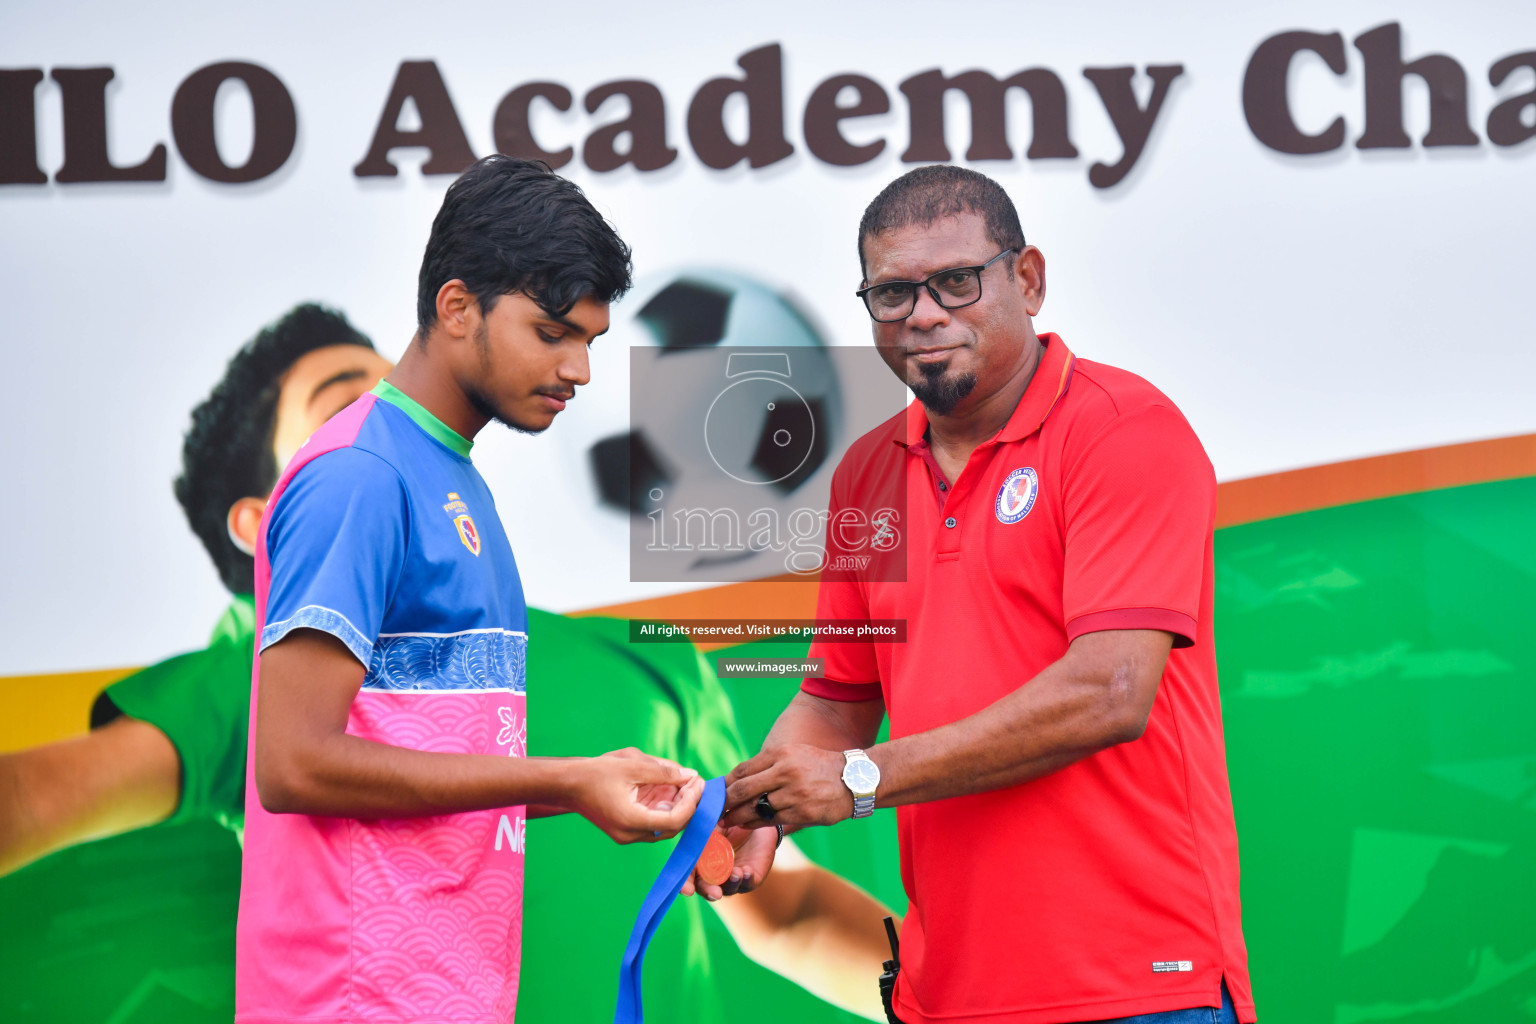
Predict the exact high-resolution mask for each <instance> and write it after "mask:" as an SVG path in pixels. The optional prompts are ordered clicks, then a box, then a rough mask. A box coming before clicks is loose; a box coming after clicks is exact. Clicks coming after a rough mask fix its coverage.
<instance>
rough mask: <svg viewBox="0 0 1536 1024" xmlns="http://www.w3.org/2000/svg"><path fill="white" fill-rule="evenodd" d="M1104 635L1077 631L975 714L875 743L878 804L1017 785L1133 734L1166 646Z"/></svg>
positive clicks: (1147, 706)
mask: <svg viewBox="0 0 1536 1024" xmlns="http://www.w3.org/2000/svg"><path fill="white" fill-rule="evenodd" d="M1148 634H1149V636H1151V635H1152V634H1151V631H1148ZM1158 636H1162V637H1166V634H1158ZM1083 641H1087V642H1086V643H1083ZM1107 642H1108V641H1107V640H1105V639H1103V638H1100V639H1094V638H1092V636H1090V637H1083V638H1081V639H1080V641H1079V643H1082V646H1081V647H1079V646H1078V645H1074V647H1073V649H1072V650H1069V651H1068V653H1067V654H1066V655H1065V656H1063V657H1062V658H1060V659H1059V660H1057V661H1055V662H1053V663H1052V664H1051V665H1049V666H1048V667H1047V668H1046V669H1045V670H1044V671H1042V672H1041V673H1040V674H1039V675H1037V676H1035V677H1034V678H1033V679H1031V680H1030V681H1029V682H1028V683H1027V684H1026V685H1024V686H1021V687H1019V688H1018V689H1016V690H1014V691H1013V692H1011V693H1009V694H1008V695H1007V696H1005V697H1003V698H1001V699H1000V700H998V701H996V702H994V703H993V704H991V705H989V706H987V707H985V708H983V709H982V710H980V711H978V712H976V713H975V714H973V715H971V716H969V717H967V718H963V719H960V720H959V721H956V722H952V723H950V724H948V725H944V726H940V727H939V728H936V729H931V730H929V731H927V732H921V733H915V734H913V735H910V736H905V737H902V738H901V739H897V740H892V741H889V742H887V743H882V744H880V745H878V746H876V747H874V748H872V749H871V750H870V751H869V755H870V757H871V758H873V759H874V760H875V763H876V764H878V765H879V766H880V787H879V790H878V791H877V794H876V797H875V802H876V804H877V805H878V806H882V807H892V806H897V805H900V804H909V803H919V802H922V801H926V800H942V799H945V798H947V797H954V796H964V795H967V794H970V793H982V792H986V791H988V790H993V789H1002V788H1004V787H1007V786H1016V785H1018V784H1020V783H1023V782H1028V781H1030V780H1031V779H1036V778H1039V777H1040V776H1042V775H1047V774H1049V773H1051V772H1054V771H1057V770H1058V769H1061V768H1064V767H1066V766H1067V765H1069V764H1072V763H1073V762H1075V761H1079V760H1082V759H1083V758H1085V757H1088V756H1090V755H1092V754H1096V753H1098V752H1099V751H1101V750H1104V749H1105V748H1107V747H1111V746H1113V745H1115V744H1117V743H1125V742H1128V741H1131V740H1134V739H1137V738H1138V737H1139V736H1140V735H1141V733H1142V730H1143V729H1145V727H1146V722H1147V716H1148V714H1149V713H1150V712H1151V708H1152V700H1153V698H1154V697H1155V695H1156V691H1157V680H1158V679H1159V678H1160V676H1161V674H1162V669H1163V664H1164V661H1165V660H1166V657H1167V644H1166V642H1162V641H1159V640H1156V639H1153V640H1152V641H1151V642H1149V643H1146V644H1142V645H1141V646H1139V647H1134V648H1128V647H1125V645H1123V644H1121V645H1120V646H1119V647H1116V648H1115V649H1113V650H1109V649H1107V648H1106V643H1107ZM1159 643H1161V646H1160V647H1159Z"/></svg>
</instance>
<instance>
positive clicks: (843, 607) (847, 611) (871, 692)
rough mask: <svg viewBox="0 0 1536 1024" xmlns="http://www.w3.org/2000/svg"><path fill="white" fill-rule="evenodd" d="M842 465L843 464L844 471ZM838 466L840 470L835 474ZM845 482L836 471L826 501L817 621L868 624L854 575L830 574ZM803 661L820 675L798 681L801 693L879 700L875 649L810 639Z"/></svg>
mask: <svg viewBox="0 0 1536 1024" xmlns="http://www.w3.org/2000/svg"><path fill="white" fill-rule="evenodd" d="M846 465H847V463H846V462H845V463H844V466H846ZM842 469H843V467H842V466H840V467H839V470H842ZM844 486H845V485H844V478H843V475H842V473H841V472H839V473H838V474H837V475H834V476H833V478H832V488H831V495H830V498H829V500H828V503H827V505H828V507H827V522H828V523H829V524H833V525H830V526H829V527H828V529H827V555H826V558H827V562H826V563H824V564H825V565H826V566H827V567H826V568H824V569H823V571H822V574H821V583H820V585H819V586H818V587H817V588H816V620H817V621H818V622H820V621H823V620H825V619H868V618H869V599H868V597H867V596H866V595H865V587H866V586H867V585H868V584H867V583H866V582H865V581H863V580H861V579H859V578H858V576H857V574H855V573H849V572H835V571H831V570H830V559H831V557H832V555H833V553H834V552H835V551H837V550H839V548H838V545H837V543H836V541H835V534H834V532H833V531H834V530H835V529H836V525H835V524H837V523H838V522H839V521H840V516H841V513H842V510H843V509H845V508H847V507H848V502H847V499H846V497H845V496H844ZM806 657H807V658H822V659H824V664H823V665H822V674H821V675H820V676H814V677H810V678H807V679H805V680H803V681H802V682H801V684H800V690H801V692H802V693H808V694H810V695H811V696H812V697H822V698H824V699H826V700H841V701H861V700H875V699H877V698H879V697H880V696H881V690H880V667H879V665H878V663H877V662H876V660H875V645H874V644H873V643H869V642H867V641H857V642H852V643H828V642H826V641H824V640H819V639H818V640H813V641H812V642H811V646H810V650H808V651H807V652H806Z"/></svg>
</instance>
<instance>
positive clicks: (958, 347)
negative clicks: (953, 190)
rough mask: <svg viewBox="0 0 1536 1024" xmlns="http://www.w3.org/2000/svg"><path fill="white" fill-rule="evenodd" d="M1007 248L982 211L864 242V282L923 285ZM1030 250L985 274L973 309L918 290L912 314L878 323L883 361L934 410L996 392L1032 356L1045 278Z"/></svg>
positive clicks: (952, 407) (949, 408)
mask: <svg viewBox="0 0 1536 1024" xmlns="http://www.w3.org/2000/svg"><path fill="white" fill-rule="evenodd" d="M1000 248H1002V246H1000V245H998V244H997V243H996V242H994V241H992V240H991V239H990V238H988V237H987V231H986V224H985V222H984V221H983V220H982V218H981V217H980V216H979V215H977V214H970V213H967V214H961V215H958V216H954V217H945V218H942V219H940V220H936V221H934V222H933V223H932V224H913V225H909V226H907V227H903V228H895V229H892V230H890V231H885V232H881V233H880V234H878V235H874V236H872V237H869V238H866V239H865V240H864V258H865V263H866V276H865V281H864V283H865V284H883V283H885V282H888V281H922V280H924V279H926V278H927V277H929V276H930V275H931V274H934V273H937V272H938V271H940V270H948V269H949V268H951V267H973V266H980V265H981V264H984V263H986V262H987V261H988V260H990V259H991V258H992V257H994V256H996V255H997V253H998V250H999V249H1000ZM1026 252H1027V253H1029V254H1031V255H1029V256H1028V257H1026V256H1022V255H1019V254H1010V255H1009V256H1005V257H1003V258H1002V259H1000V260H998V261H997V262H996V263H994V264H992V265H991V266H990V267H988V268H987V269H986V270H984V271H982V273H981V298H980V299H979V300H978V301H976V302H975V303H973V304H971V305H969V306H963V307H961V308H959V309H945V308H944V307H943V306H940V305H939V304H938V303H937V302H935V301H934V299H933V296H932V295H931V294H930V293H929V292H928V290H927V289H926V288H919V289H917V301H916V305H915V306H914V307H913V310H912V315H911V316H909V317H907V318H906V319H905V320H898V321H896V322H894V323H878V322H874V321H871V323H872V326H873V329H874V336H875V345H876V347H878V348H879V350H880V355H881V357H882V358H883V359H884V360H885V362H886V364H887V365H888V366H890V368H891V369H892V370H893V371H894V372H895V373H896V375H897V376H898V377H900V378H901V380H902V382H903V383H905V384H906V385H907V386H908V387H909V388H911V389H912V391H913V393H914V394H916V395H917V397H918V400H919V401H921V402H922V403H923V405H924V406H926V407H927V408H928V409H929V410H930V411H932V412H933V413H935V414H937V415H940V416H944V415H948V414H949V413H951V412H953V411H955V410H956V409H957V408H960V407H962V406H963V405H964V404H966V402H967V399H968V398H971V396H972V394H973V392H974V393H975V396H976V397H975V399H972V400H973V401H974V400H976V399H979V398H982V397H985V396H987V395H990V394H991V393H992V392H993V391H994V390H996V389H997V388H998V387H1000V386H1001V385H1002V383H1003V382H1004V381H1006V380H1007V379H1009V378H1010V377H1011V376H1012V374H1013V373H1014V372H1015V371H1016V370H1017V368H1018V366H1019V363H1020V360H1021V358H1027V357H1028V351H1027V349H1026V345H1025V343H1026V342H1027V341H1028V340H1029V338H1030V336H1031V334H1032V329H1031V327H1030V323H1029V317H1030V316H1032V315H1034V314H1035V313H1036V312H1038V311H1039V309H1040V300H1041V299H1042V298H1043V296H1044V285H1045V279H1044V264H1043V262H1041V261H1040V257H1039V252H1038V250H1035V249H1034V248H1033V247H1030V248H1029V249H1028V250H1026ZM1036 271H1038V274H1036Z"/></svg>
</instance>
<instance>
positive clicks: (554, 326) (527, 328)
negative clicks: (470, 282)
mask: <svg viewBox="0 0 1536 1024" xmlns="http://www.w3.org/2000/svg"><path fill="white" fill-rule="evenodd" d="M606 330H608V304H607V303H604V302H598V301H596V300H595V299H592V298H584V299H582V300H581V301H580V302H578V303H576V305H575V306H573V307H571V310H570V312H568V313H566V314H565V315H564V316H562V317H556V316H553V315H551V314H550V313H548V312H546V311H545V310H544V309H543V308H542V307H541V306H540V305H539V304H538V303H537V302H534V301H533V300H532V299H530V298H529V297H528V296H526V295H523V294H520V293H514V294H511V295H503V296H502V297H501V298H500V299H499V300H497V302H496V305H495V306H494V307H493V308H492V309H491V312H490V313H489V314H488V315H486V316H483V317H481V318H480V323H479V325H478V326H477V327H476V329H475V339H474V340H475V349H476V353H477V359H478V363H479V365H478V366H477V367H474V368H473V372H471V373H470V374H468V379H465V380H461V384H462V385H463V387H464V393H465V394H466V395H467V396H468V397H469V400H470V402H471V403H472V404H473V405H474V406H475V408H476V410H478V411H479V412H480V413H481V414H482V415H484V416H489V417H490V418H491V419H494V420H497V421H499V422H501V423H504V424H506V425H507V426H509V427H511V428H512V429H514V430H521V431H524V432H526V433H530V434H536V433H538V432H539V431H541V430H544V429H545V428H547V427H548V426H549V425H550V424H551V423H553V422H554V421H555V417H556V416H557V415H559V413H560V410H562V409H564V408H565V403H566V402H568V401H570V400H571V399H572V398H574V397H575V395H576V389H577V388H578V387H580V386H581V385H583V384H585V383H586V382H587V381H588V380H590V379H591V377H592V374H591V371H590V368H589V365H588V362H587V346H588V345H590V344H592V340H593V339H594V338H596V337H597V336H598V335H600V334H602V333H603V332H604V331H606Z"/></svg>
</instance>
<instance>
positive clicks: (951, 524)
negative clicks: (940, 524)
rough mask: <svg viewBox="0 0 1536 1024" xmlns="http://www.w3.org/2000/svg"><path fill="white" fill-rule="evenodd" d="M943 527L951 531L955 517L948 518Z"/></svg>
mask: <svg viewBox="0 0 1536 1024" xmlns="http://www.w3.org/2000/svg"><path fill="white" fill-rule="evenodd" d="M944 525H945V526H947V527H949V528H950V529H951V530H953V529H954V528H955V517H954V516H950V517H949V518H948V519H946V520H944Z"/></svg>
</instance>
